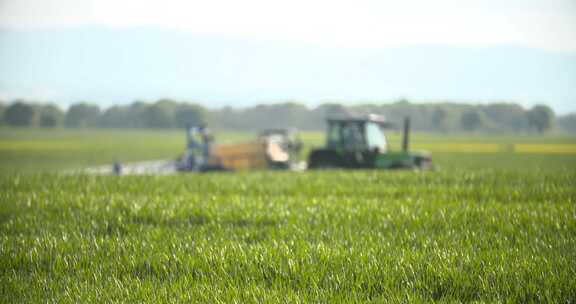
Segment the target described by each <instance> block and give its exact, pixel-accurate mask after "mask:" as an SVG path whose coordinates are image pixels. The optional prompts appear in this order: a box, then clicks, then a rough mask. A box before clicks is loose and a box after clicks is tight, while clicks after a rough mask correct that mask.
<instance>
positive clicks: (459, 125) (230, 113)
mask: <svg viewBox="0 0 576 304" xmlns="http://www.w3.org/2000/svg"><path fill="white" fill-rule="evenodd" d="M366 113H377V114H382V115H384V116H385V117H387V118H388V119H389V120H391V121H393V122H397V123H400V121H401V119H402V118H403V117H405V116H410V117H411V119H412V125H413V128H414V129H415V130H419V131H431V132H462V131H466V132H513V133H518V132H538V133H543V132H547V131H550V130H553V129H555V130H559V131H563V132H571V133H573V132H576V114H569V115H564V116H558V117H557V116H556V115H555V114H554V112H553V111H552V109H551V108H550V107H548V106H546V105H536V106H533V107H531V108H528V109H526V108H524V107H522V106H520V105H518V104H514V103H492V104H477V105H471V104H462V103H426V104H420V103H418V104H416V103H411V102H409V101H407V100H400V101H397V102H393V103H381V104H362V105H348V106H345V105H343V104H340V103H324V104H322V105H320V106H317V107H314V108H310V107H307V106H305V105H303V104H301V103H297V102H283V103H276V104H267V105H257V106H252V107H246V108H232V107H223V108H219V109H207V108H205V107H203V106H201V105H199V104H195V103H187V102H179V101H174V100H170V99H162V100H158V101H156V102H151V103H147V102H134V103H132V104H129V105H117V106H112V107H109V108H106V109H102V108H100V107H98V106H97V105H95V104H91V103H86V102H80V103H76V104H73V105H71V106H70V107H69V108H68V109H67V110H63V109H61V108H59V107H58V106H56V105H54V104H39V103H34V102H29V101H23V100H17V101H14V102H12V103H10V104H6V103H0V125H7V126H17V127H45V128H54V127H67V128H183V127H184V126H185V125H186V124H188V123H192V124H208V125H209V126H210V127H211V128H214V129H233V130H259V129H266V128H289V127H295V128H297V129H300V130H322V129H324V127H325V124H324V120H325V118H326V117H328V116H331V115H342V114H366Z"/></svg>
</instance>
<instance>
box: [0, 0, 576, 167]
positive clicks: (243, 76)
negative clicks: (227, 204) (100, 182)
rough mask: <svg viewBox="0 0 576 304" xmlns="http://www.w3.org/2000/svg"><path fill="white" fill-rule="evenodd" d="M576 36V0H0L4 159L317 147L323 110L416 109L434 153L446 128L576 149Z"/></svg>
mask: <svg viewBox="0 0 576 304" xmlns="http://www.w3.org/2000/svg"><path fill="white" fill-rule="evenodd" d="M575 37H576V2H574V1H573V0H531V1H519V0H507V1H495V0H494V1H493V0H488V1H473V0H471V1H456V0H438V1H416V0H408V1H372V0H359V1H348V0H343V1H325V0H320V1H303V0H295V1H263V0H247V1H224V0H216V1H176V0H163V1H154V0H149V1H136V0H129V1H112V0H100V1H96V0H45V1H35V0H0V125H1V127H0V139H1V140H0V153H1V154H2V159H3V163H4V166H9V165H10V163H13V161H14V160H15V159H20V157H21V155H25V154H26V153H30V154H31V155H35V156H38V155H41V154H42V153H45V154H46V153H48V154H49V153H53V154H54V153H56V152H54V151H58V153H61V152H62V151H66V152H70V153H69V154H62V155H66V156H60V157H62V158H67V159H68V160H69V158H70V155H72V151H74V150H75V149H76V150H78V149H80V148H78V146H79V145H80V144H79V143H80V142H82V140H84V141H89V143H85V145H90V144H93V145H96V144H95V143H98V144H97V145H96V146H97V147H94V146H90V148H86V150H89V151H91V152H95V151H100V152H102V153H104V152H103V151H108V150H110V152H109V154H106V153H104V154H106V155H107V156H106V159H99V158H98V159H91V160H90V161H87V163H94V162H96V163H98V162H104V161H106V162H109V161H110V160H111V159H112V158H114V157H117V158H120V159H128V160H132V159H147V158H154V157H168V156H169V155H172V154H174V153H173V151H174V150H178V149H180V148H181V146H182V144H181V142H183V140H180V139H181V137H182V136H181V134H179V133H177V132H178V131H170V130H176V129H182V128H184V126H185V125H186V124H187V123H194V124H206V125H208V126H209V127H210V128H211V129H213V130H217V131H220V133H221V134H224V135H222V136H220V140H221V141H223V142H226V141H233V140H235V139H238V138H241V139H245V138H250V137H252V136H253V135H252V133H253V132H255V131H257V130H262V129H270V128H296V129H298V130H301V131H304V132H305V133H304V137H305V138H310V140H308V142H310V143H311V144H320V143H322V141H323V139H322V136H323V133H322V132H323V130H324V129H325V121H324V119H325V117H327V116H330V115H333V114H367V113H377V114H382V115H384V116H385V117H387V119H389V120H390V121H392V122H396V123H400V122H401V120H402V119H403V118H404V117H406V116H409V117H411V118H412V129H413V130H414V131H416V139H418V138H419V136H421V137H420V138H421V140H420V141H418V140H416V141H415V144H416V146H418V144H419V143H422V144H423V145H422V148H426V149H428V150H433V152H434V150H435V149H436V150H437V151H441V150H442V149H444V150H446V149H448V148H446V147H443V148H442V149H441V148H439V147H438V146H436V147H434V146H426V145H425V143H426V142H427V140H428V139H430V138H440V137H442V136H444V135H446V134H447V135H446V136H452V137H451V138H448V137H444V138H448V139H446V140H445V142H447V143H451V144H454V143H469V141H470V140H472V141H474V136H476V138H477V139H476V141H482V142H488V143H492V142H499V143H500V142H501V143H507V142H512V141H513V140H512V139H518V138H524V139H523V140H524V141H526V142H528V143H532V142H533V141H534V138H535V137H539V138H551V136H552V137H553V136H556V138H560V139H554V140H552V139H548V141H551V142H553V143H556V144H558V145H561V144H564V146H557V147H556V148H555V149H556V150H555V149H554V148H551V147H550V146H548V147H544V148H542V147H540V148H534V147H532V149H536V150H538V149H541V150H542V149H544V150H546V151H556V152H555V153H560V152H558V151H564V152H562V153H568V152H566V151H572V150H573V149H574V147H572V146H570V145H572V142H573V141H572V139H571V138H572V136H573V134H575V133H576V114H574V113H575V112H576V85H575V84H576V38H575ZM22 127H25V128H24V129H23V128H22ZM140 129H146V130H148V132H145V133H143V132H137V130H140ZM159 129H160V130H164V133H158V132H162V131H159ZM154 132H156V133H154ZM171 132H172V133H171ZM249 132H252V133H249ZM306 132H308V133H306ZM86 134H90V135H89V136H87V135H86ZM154 134H163V135H159V137H161V138H163V139H164V142H165V144H163V145H162V144H158V143H157V142H156V141H155V140H152V139H150V138H148V139H146V138H144V137H143V136H153V135H154ZM166 134H173V135H171V136H172V137H170V135H166ZM176 134H178V135H176ZM248 134H250V135H248ZM462 134H474V136H472V137H469V136H468V135H464V136H463V135H462ZM482 136H484V137H482ZM486 136H492V138H495V137H498V136H500V137H501V138H500V139H494V140H490V139H486V138H487V137H486ZM494 136H495V137H494ZM502 136H504V138H505V139H503V138H502ZM542 136H544V137H542ZM392 137H393V136H392ZM120 138H121V139H120ZM168 138H173V141H172V142H171V144H170V143H169V142H170V141H169V140H168ZM177 138H178V139H177ZM478 138H483V140H480V139H478ZM567 138H568V139H567ZM127 139H128V142H130V143H131V144H132V145H133V146H134V145H136V146H138V144H137V143H138V142H141V143H142V145H143V146H139V147H140V148H139V149H138V150H139V152H138V153H136V152H134V151H132V152H130V153H128V152H121V150H122V149H121V148H119V147H121V145H122V143H125V142H126V140H127ZM484 139H486V140H484ZM58 140H60V142H58ZM543 140H544V142H546V140H545V139H543ZM521 141H522V140H521ZM146 142H147V143H148V144H147V145H146V144H144V143H146ZM305 142H306V140H305ZM152 143H154V144H152ZM106 145H109V146H110V148H102V147H106ZM143 147H145V148H143ZM152 147H153V148H152ZM106 149H108V150H106ZM126 149H127V148H125V149H124V150H126ZM459 149H460V150H462V149H464V150H466V149H468V150H472V151H476V150H478V149H480V148H478V147H476V148H474V147H472V146H470V147H469V148H462V147H460V148H459ZM498 149H500V148H498ZM112 150H113V151H112ZM448 150H450V149H448ZM504 150H506V149H504ZM574 150H576V149H574ZM153 151H156V152H153ZM538 151H540V150H538ZM40 152H41V153H40ZM476 152H477V151H476ZM570 153H572V152H570ZM48 154H46V155H48ZM58 155H60V154H58ZM74 155H76V154H74ZM62 162H64V160H62ZM18 163H21V162H18ZM32 163H34V162H32ZM69 163H70V162H69ZM34 166H38V167H43V166H46V162H45V161H38V163H37V164H35V165H34Z"/></svg>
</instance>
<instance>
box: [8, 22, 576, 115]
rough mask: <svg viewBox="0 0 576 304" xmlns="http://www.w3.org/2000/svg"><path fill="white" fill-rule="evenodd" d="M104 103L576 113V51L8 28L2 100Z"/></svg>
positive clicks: (150, 31)
mask: <svg viewBox="0 0 576 304" xmlns="http://www.w3.org/2000/svg"><path fill="white" fill-rule="evenodd" d="M16 97H24V98H35V99H41V100H43V101H47V100H52V101H55V102H58V103H60V104H61V105H66V104H69V103H71V102H75V101H79V100H88V101H93V102H98V103H99V104H100V105H103V106H105V105H111V104H116V103H128V102H132V101H134V100H136V99H144V100H153V99H157V98H162V97H170V98H174V99H178V100H194V101H198V102H201V103H202V104H204V105H206V106H208V107H217V106H223V105H233V106H247V105H253V104H256V103H263V102H273V101H279V100H287V99H292V100H299V101H302V102H304V103H307V104H309V105H314V104H318V103H320V102H321V101H325V100H339V101H346V102H348V103H355V102H375V101H384V100H386V101H390V100H393V99H396V98H401V97H404V98H408V99H411V100H415V101H418V100H421V101H425V100H434V101H438V100H451V101H467V102H492V101H514V102H519V103H521V104H524V105H527V106H528V105H532V104H534V103H546V104H548V105H550V106H552V107H553V108H554V109H555V110H556V111H558V112H560V113H566V112H570V111H576V51H572V52H560V51H546V50H539V49H529V48H522V47H512V46H502V47H491V48H455V47H446V46H412V47H401V48H387V49H361V48H354V46H351V47H350V48H324V47H318V46H313V45H304V44H298V43H290V42H280V41H258V40H251V39H248V38H243V37H229V36H217V35H213V36H207V35H196V34H192V33H188V32H182V31H175V30H166V29H158V28H126V29H107V28H101V27H100V28H99V27H82V28H60V29H1V30H0V100H6V99H13V98H16Z"/></svg>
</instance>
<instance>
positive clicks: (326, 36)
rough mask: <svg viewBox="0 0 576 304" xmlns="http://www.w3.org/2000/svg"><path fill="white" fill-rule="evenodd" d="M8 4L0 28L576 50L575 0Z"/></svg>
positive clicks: (50, 0) (61, 0) (52, 0)
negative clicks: (152, 30) (163, 30)
mask: <svg viewBox="0 0 576 304" xmlns="http://www.w3.org/2000/svg"><path fill="white" fill-rule="evenodd" d="M4 1H5V2H2V4H3V7H0V25H3V26H12V27H14V26H16V27H21V26H31V27H46V26H75V25H92V24H98V25H106V26H111V27H124V26H140V25H153V26H162V27H169V28H176V29H182V30H186V31H191V32H195V33H203V34H230V35H237V36H243V37H251V38H258V39H277V40H287V41H302V42H305V43H314V44H322V45H329V46H352V47H386V46H401V45H417V44H441V45H453V46H462V47H467V46H474V47H477V46H492V45H497V44H515V45H524V46H531V47H540V48H550V49H576V39H575V38H574V37H576V4H574V2H572V1H570V0H555V1H546V0H541V1H456V0H438V1H416V0H408V1H372V0H356V1H353V0H347V1H338V0H331V1H328V0H320V1H311V0H308V1H306V0H292V1H272V0H244V1H237V0H232V1H228V0H211V1H178V0H162V1H159V0H147V1H145V0H129V1H118V0H92V1H89V0H43V1H41V2H40V1H38V0H12V1H10V0H4ZM7 1H10V2H7Z"/></svg>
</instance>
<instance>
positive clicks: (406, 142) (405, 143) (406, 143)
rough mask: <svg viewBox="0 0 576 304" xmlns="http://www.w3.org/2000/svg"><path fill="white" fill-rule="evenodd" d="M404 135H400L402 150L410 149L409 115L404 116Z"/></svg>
mask: <svg viewBox="0 0 576 304" xmlns="http://www.w3.org/2000/svg"><path fill="white" fill-rule="evenodd" d="M403 135H404V136H403V137H402V151H404V152H408V151H409V150H410V117H404V134H403Z"/></svg>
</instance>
